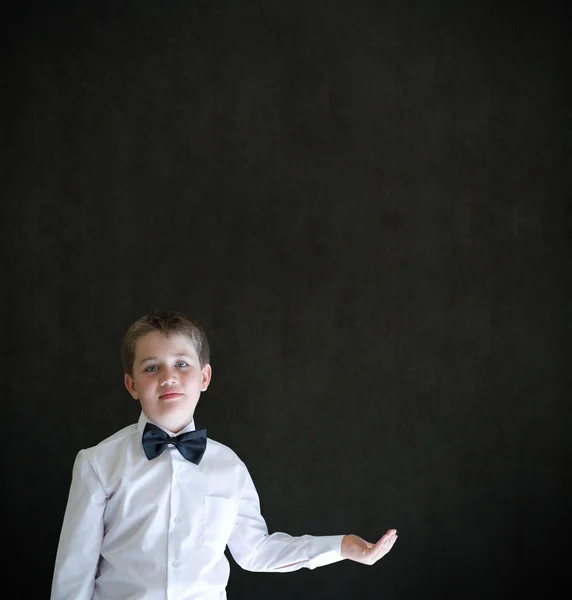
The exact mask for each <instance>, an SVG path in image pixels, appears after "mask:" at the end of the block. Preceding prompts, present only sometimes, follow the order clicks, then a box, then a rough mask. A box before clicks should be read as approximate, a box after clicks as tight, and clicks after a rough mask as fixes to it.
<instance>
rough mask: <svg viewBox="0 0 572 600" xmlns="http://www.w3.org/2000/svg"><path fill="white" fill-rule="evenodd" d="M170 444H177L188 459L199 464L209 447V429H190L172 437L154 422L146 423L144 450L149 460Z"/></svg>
mask: <svg viewBox="0 0 572 600" xmlns="http://www.w3.org/2000/svg"><path fill="white" fill-rule="evenodd" d="M169 444H173V446H176V447H177V448H178V450H179V452H180V453H181V454H182V455H183V456H184V457H185V458H186V459H187V460H188V461H190V462H192V463H194V464H195V465H198V464H199V463H200V462H201V458H202V457H203V454H204V453H205V449H206V447H207V430H206V429H200V430H199V431H188V432H187V433H181V434H180V435H175V436H173V437H171V436H170V435H169V434H167V433H165V432H164V431H163V430H162V429H161V428H160V427H157V425H153V423H147V425H145V429H144V430H143V450H144V451H145V455H146V456H147V458H148V459H149V460H153V459H154V458H157V456H159V455H160V454H161V453H162V452H163V451H164V450H165V448H166V447H167V446H168V445H169Z"/></svg>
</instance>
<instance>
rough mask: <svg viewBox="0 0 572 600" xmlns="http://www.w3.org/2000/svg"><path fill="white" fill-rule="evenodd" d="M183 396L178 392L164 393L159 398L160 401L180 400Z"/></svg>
mask: <svg viewBox="0 0 572 600" xmlns="http://www.w3.org/2000/svg"><path fill="white" fill-rule="evenodd" d="M182 395H183V394H181V393H180V392H166V393H165V394H161V395H160V396H159V398H160V399H161V400H175V399H177V398H180V397H181V396H182Z"/></svg>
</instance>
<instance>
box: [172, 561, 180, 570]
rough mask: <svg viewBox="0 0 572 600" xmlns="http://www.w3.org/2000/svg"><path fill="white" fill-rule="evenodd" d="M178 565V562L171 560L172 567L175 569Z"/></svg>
mask: <svg viewBox="0 0 572 600" xmlns="http://www.w3.org/2000/svg"><path fill="white" fill-rule="evenodd" d="M178 566H179V563H178V562H177V561H176V560H175V561H174V562H173V568H174V569H176V568H177V567H178Z"/></svg>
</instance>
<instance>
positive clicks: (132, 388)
mask: <svg viewBox="0 0 572 600" xmlns="http://www.w3.org/2000/svg"><path fill="white" fill-rule="evenodd" d="M124 382H125V387H126V388H127V391H128V392H129V393H130V394H131V396H133V398H134V399H135V400H139V393H138V392H137V386H136V385H135V379H133V377H131V375H129V373H125V377H124Z"/></svg>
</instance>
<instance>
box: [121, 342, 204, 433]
mask: <svg viewBox="0 0 572 600" xmlns="http://www.w3.org/2000/svg"><path fill="white" fill-rule="evenodd" d="M211 374H212V370H211V366H210V365H208V364H207V365H205V366H204V367H202V368H201V365H200V362H199V358H198V356H197V353H196V351H195V348H194V346H193V343H192V341H191V340H190V338H188V337H187V336H186V335H183V334H180V333H171V334H169V336H166V335H165V334H163V333H161V332H160V331H153V332H151V333H148V334H147V335H145V336H143V337H142V338H141V339H139V340H138V342H137V345H136V348H135V361H134V362H133V376H131V375H128V374H127V373H126V374H125V387H126V388H127V390H128V391H129V393H130V394H131V396H133V398H135V400H139V402H140V403H141V410H142V411H143V412H144V413H145V415H146V416H147V417H148V418H149V419H151V420H152V421H154V422H155V423H157V424H159V425H162V426H163V427H165V428H166V429H168V430H169V431H171V432H173V433H177V432H179V431H180V430H181V429H183V428H184V427H185V426H186V425H188V424H189V423H190V422H191V421H192V419H193V415H194V412H195V408H196V406H197V403H198V401H199V398H200V395H201V392H204V391H205V390H206V389H207V388H208V386H209V383H210V380H211Z"/></svg>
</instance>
